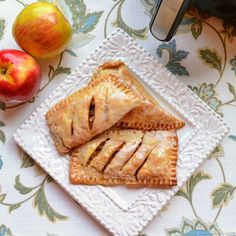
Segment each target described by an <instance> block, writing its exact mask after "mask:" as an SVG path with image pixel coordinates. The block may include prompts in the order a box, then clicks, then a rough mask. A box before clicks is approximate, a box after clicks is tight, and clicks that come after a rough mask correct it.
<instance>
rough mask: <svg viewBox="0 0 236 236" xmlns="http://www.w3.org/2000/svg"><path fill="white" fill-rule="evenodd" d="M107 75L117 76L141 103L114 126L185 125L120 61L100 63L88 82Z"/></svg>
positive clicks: (165, 127)
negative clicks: (158, 101) (164, 107)
mask: <svg viewBox="0 0 236 236" xmlns="http://www.w3.org/2000/svg"><path fill="white" fill-rule="evenodd" d="M108 75H115V76H117V77H118V78H119V79H120V81H121V82H122V83H123V84H124V85H125V86H126V87H127V88H130V89H131V90H132V91H133V93H134V94H135V95H136V96H137V97H138V98H139V99H141V104H140V105H139V106H138V107H136V108H134V109H133V110H132V111H130V112H129V113H128V114H127V115H126V116H124V117H123V118H122V119H121V120H120V121H119V122H117V124H116V127H119V128H132V129H141V130H171V129H175V130H177V129H180V128H182V127H183V126H184V125H185V123H184V122H183V121H181V120H178V119H177V118H175V117H174V116H173V115H171V114H170V113H169V112H167V111H166V110H164V109H163V108H162V107H161V106H160V104H159V103H157V101H156V100H155V99H154V98H153V97H152V96H151V95H150V94H149V93H148V91H147V90H146V89H145V88H144V87H143V85H142V84H141V83H140V82H139V81H138V79H137V78H136V76H135V75H134V74H133V73H132V72H131V71H130V70H129V69H128V68H127V66H126V65H125V64H124V63H123V62H121V61H110V62H107V63H105V64H103V65H101V66H100V67H99V68H98V69H97V71H96V72H95V73H94V75H93V77H92V80H91V81H90V84H94V83H96V82H97V81H99V80H103V79H104V78H106V77H107V76H108Z"/></svg>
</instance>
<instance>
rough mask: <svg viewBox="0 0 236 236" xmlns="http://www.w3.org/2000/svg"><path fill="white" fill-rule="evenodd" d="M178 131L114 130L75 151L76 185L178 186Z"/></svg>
mask: <svg viewBox="0 0 236 236" xmlns="http://www.w3.org/2000/svg"><path fill="white" fill-rule="evenodd" d="M177 155H178V138H177V134H176V131H173V130H172V131H161V130H160V131H141V130H132V129H130V130H127V129H124V130H122V129H111V130H109V131H105V132H104V133H102V134H100V135H98V136H96V137H94V138H93V139H92V140H90V141H89V142H87V143H85V144H83V145H81V146H79V147H77V148H75V149H74V150H73V152H72V156H71V160H70V181H71V183H73V184H87V185H94V184H101V185H119V184H125V185H143V184H145V185H155V186H158V187H171V186H173V185H176V182H177V181H176V162H177Z"/></svg>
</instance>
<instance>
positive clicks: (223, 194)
mask: <svg viewBox="0 0 236 236" xmlns="http://www.w3.org/2000/svg"><path fill="white" fill-rule="evenodd" d="M235 190H236V186H233V185H231V184H228V183H222V184H221V185H219V186H218V187H217V188H215V189H214V190H213V192H212V193H211V198H212V206H213V208H217V207H220V206H226V205H227V204H228V203H229V201H230V200H231V199H233V194H234V192H235Z"/></svg>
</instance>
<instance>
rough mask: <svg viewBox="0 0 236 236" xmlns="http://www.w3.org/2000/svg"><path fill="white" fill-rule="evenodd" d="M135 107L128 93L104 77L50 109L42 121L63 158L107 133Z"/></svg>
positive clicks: (114, 80)
mask: <svg viewBox="0 0 236 236" xmlns="http://www.w3.org/2000/svg"><path fill="white" fill-rule="evenodd" d="M139 104H140V100H139V99H138V97H137V96H136V95H135V94H134V93H133V92H132V91H131V89H129V88H128V87H126V86H124V85H123V84H122V83H121V82H120V81H119V80H118V79H117V77H116V76H114V75H108V76H107V77H106V78H105V79H102V80H99V81H97V82H94V83H93V84H92V85H89V86H87V87H85V88H83V89H81V90H79V91H78V92H76V93H74V94H72V95H71V96H69V97H68V98H66V99H64V100H62V101H61V102H59V103H57V104H56V105H54V106H53V107H52V108H51V109H50V110H49V111H48V112H47V114H46V120H47V123H48V126H49V128H50V131H51V134H52V137H53V141H54V143H55V146H56V148H57V150H58V151H59V152H60V153H61V154H63V153H67V152H69V151H70V149H71V148H73V147H76V146H78V145H80V144H83V143H85V142H87V141H88V140H90V139H91V138H92V137H94V136H96V135H98V134H100V133H102V132H103V131H105V130H107V129H109V128H110V127H112V126H113V125H114V124H115V123H117V122H118V121H119V120H120V119H121V118H122V117H124V116H125V115H126V114H127V113H128V112H130V111H131V110H132V109H133V108H135V107H137V106H138V105H139Z"/></svg>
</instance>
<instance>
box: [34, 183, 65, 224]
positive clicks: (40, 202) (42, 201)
mask: <svg viewBox="0 0 236 236" xmlns="http://www.w3.org/2000/svg"><path fill="white" fill-rule="evenodd" d="M33 206H34V207H35V208H37V209H38V212H39V214H40V215H41V216H44V215H45V216H47V217H48V219H49V220H50V221H52V222H55V221H56V220H65V219H67V217H66V216H63V215H61V214H59V213H58V212H56V211H55V210H54V209H53V208H52V207H51V205H50V204H49V203H48V201H47V198H46V196H45V192H44V188H43V187H40V189H39V190H38V191H37V194H36V195H35V198H34V200H33Z"/></svg>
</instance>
